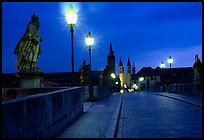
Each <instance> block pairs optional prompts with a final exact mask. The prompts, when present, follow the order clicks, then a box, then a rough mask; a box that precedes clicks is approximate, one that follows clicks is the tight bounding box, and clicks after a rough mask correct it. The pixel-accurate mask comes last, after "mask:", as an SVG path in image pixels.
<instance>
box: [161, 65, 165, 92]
mask: <svg viewBox="0 0 204 140" xmlns="http://www.w3.org/2000/svg"><path fill="white" fill-rule="evenodd" d="M160 66H161V69H162V73H161V77H162V78H161V81H162V82H164V68H165V64H164V62H163V61H162V62H161V64H160ZM164 84H165V83H164ZM164 87H165V85H163V84H162V90H163V91H165V88H164Z"/></svg>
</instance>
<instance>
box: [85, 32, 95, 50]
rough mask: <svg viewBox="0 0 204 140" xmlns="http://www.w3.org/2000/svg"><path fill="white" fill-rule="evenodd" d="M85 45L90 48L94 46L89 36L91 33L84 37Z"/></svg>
mask: <svg viewBox="0 0 204 140" xmlns="http://www.w3.org/2000/svg"><path fill="white" fill-rule="evenodd" d="M86 44H87V45H88V46H89V47H90V46H92V45H93V44H94V39H93V37H92V35H91V33H90V32H89V33H88V35H87V37H86Z"/></svg>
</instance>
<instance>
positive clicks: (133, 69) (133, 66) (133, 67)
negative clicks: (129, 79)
mask: <svg viewBox="0 0 204 140" xmlns="http://www.w3.org/2000/svg"><path fill="white" fill-rule="evenodd" d="M132 74H133V75H135V64H134V61H133V63H132Z"/></svg>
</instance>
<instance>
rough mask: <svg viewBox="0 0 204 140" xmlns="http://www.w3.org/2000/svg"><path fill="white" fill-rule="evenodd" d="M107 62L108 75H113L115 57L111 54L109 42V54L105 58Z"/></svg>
mask: <svg viewBox="0 0 204 140" xmlns="http://www.w3.org/2000/svg"><path fill="white" fill-rule="evenodd" d="M107 61H108V69H109V72H110V73H112V72H113V73H115V55H114V52H113V48H112V43H111V42H110V51H109V54H108V56H107Z"/></svg>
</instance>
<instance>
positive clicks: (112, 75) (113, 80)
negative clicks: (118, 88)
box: [111, 73, 116, 92]
mask: <svg viewBox="0 0 204 140" xmlns="http://www.w3.org/2000/svg"><path fill="white" fill-rule="evenodd" d="M111 78H112V87H113V92H114V87H115V86H114V82H115V78H116V75H115V73H111Z"/></svg>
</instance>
